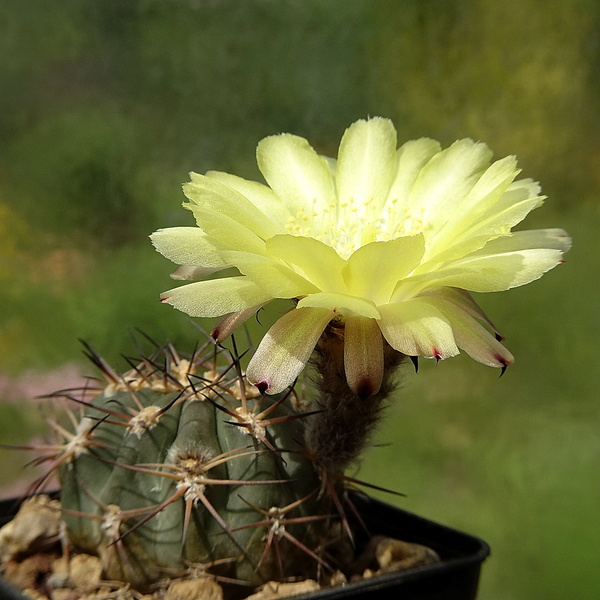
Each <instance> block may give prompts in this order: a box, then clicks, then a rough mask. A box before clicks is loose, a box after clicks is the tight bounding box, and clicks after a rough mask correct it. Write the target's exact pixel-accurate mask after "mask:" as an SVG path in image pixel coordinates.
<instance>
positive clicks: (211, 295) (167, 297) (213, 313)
mask: <svg viewBox="0 0 600 600" xmlns="http://www.w3.org/2000/svg"><path fill="white" fill-rule="evenodd" d="M160 297H161V300H162V301H163V302H166V303H167V304H170V305H171V306H173V307H175V308H177V309H178V310H181V311H182V312H184V313H187V314H188V315H190V317H220V316H222V315H226V314H227V313H231V312H237V311H240V310H245V309H247V308H250V307H252V306H257V305H259V304H265V303H266V302H268V301H269V300H272V299H273V298H272V296H270V295H269V294H267V293H265V291H264V290H263V289H262V288H260V287H258V286H257V285H256V284H255V283H253V282H252V281H250V279H248V278H247V277H228V278H225V279H211V280H210V281H198V282H197V283H190V284H188V285H183V286H181V287H178V288H175V289H172V290H169V291H168V292H164V293H163V294H161V295H160Z"/></svg>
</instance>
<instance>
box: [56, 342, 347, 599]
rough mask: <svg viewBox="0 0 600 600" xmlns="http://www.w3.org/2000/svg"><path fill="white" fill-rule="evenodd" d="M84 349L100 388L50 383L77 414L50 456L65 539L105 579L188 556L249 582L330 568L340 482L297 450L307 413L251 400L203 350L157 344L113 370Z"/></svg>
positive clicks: (233, 371)
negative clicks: (183, 353) (94, 561)
mask: <svg viewBox="0 0 600 600" xmlns="http://www.w3.org/2000/svg"><path fill="white" fill-rule="evenodd" d="M88 351H89V352H88V353H89V355H90V357H91V358H92V360H93V361H94V362H95V363H96V364H97V365H98V366H99V367H100V368H101V370H102V372H103V374H104V376H105V378H106V379H107V381H108V385H106V387H104V388H103V389H102V387H98V386H96V385H87V386H85V387H84V388H82V390H80V393H79V394H75V393H74V392H73V391H63V392H57V394H56V395H63V396H66V397H68V398H69V399H70V400H73V401H75V402H77V403H78V404H79V405H80V407H81V414H82V416H81V418H80V419H79V420H78V424H77V426H76V432H75V434H70V435H69V436H65V439H66V440H67V443H65V444H64V446H63V447H62V448H63V451H62V455H61V456H60V459H57V460H56V463H55V464H56V465H59V466H58V470H59V477H60V480H61V485H62V491H61V501H62V506H63V512H64V521H65V523H66V528H67V533H68V537H69V539H70V541H71V543H72V544H73V545H74V547H75V548H76V549H77V550H79V551H82V552H86V553H90V554H95V555H98V556H100V558H101V560H102V563H103V566H104V570H105V577H107V578H109V579H118V580H122V581H127V582H129V583H131V585H133V586H134V587H136V588H138V589H140V590H144V589H149V588H150V587H151V586H152V584H155V583H156V582H157V581H159V580H161V579H164V578H165V577H167V576H169V577H181V576H185V572H186V569H189V568H190V567H191V566H192V565H197V564H199V563H201V564H203V565H208V566H209V568H210V571H211V572H212V573H214V574H217V575H220V576H221V577H227V578H234V579H237V580H240V581H243V582H246V583H247V584H248V585H251V586H256V585H259V584H261V583H264V582H265V581H268V580H273V579H275V580H283V579H287V578H292V577H313V578H317V577H319V574H323V573H331V572H332V569H333V566H334V565H335V560H334V559H332V556H333V554H334V553H335V554H336V556H338V557H339V555H340V552H341V553H342V554H343V553H344V552H343V551H340V548H339V541H338V542H336V543H337V545H338V547H337V550H332V544H333V538H334V537H337V538H340V537H343V536H340V535H339V533H340V531H341V527H340V525H339V524H340V521H342V522H343V518H342V519H340V514H339V510H338V511H336V508H335V505H337V506H338V507H339V506H340V500H339V499H338V498H337V495H338V492H340V496H341V490H340V486H339V485H337V484H334V483H332V479H331V477H329V478H328V481H327V485H324V483H323V481H322V473H320V472H319V469H318V467H316V466H315V461H314V457H313V456H311V453H310V451H309V450H307V449H306V448H305V447H304V446H303V442H302V440H303V439H304V436H305V425H306V421H307V420H310V419H311V418H312V417H313V416H314V414H313V413H311V412H306V411H302V410H301V409H299V410H295V409H294V408H293V405H294V404H295V401H294V400H295V396H294V395H293V392H291V391H290V390H288V391H287V392H285V393H283V394H281V395H279V396H262V395H261V394H260V393H259V392H258V390H257V389H256V388H254V387H253V386H251V385H250V384H248V383H247V381H246V380H245V379H244V377H243V374H242V372H241V368H240V365H239V360H238V359H237V358H236V357H233V358H232V357H231V355H229V354H227V353H225V352H223V351H222V349H221V350H217V349H216V347H215V346H214V345H213V346H212V348H211V347H210V346H209V345H208V344H207V346H206V347H205V348H203V349H202V350H200V351H197V352H195V353H194V355H193V356H192V357H190V358H188V359H186V358H181V357H180V356H179V354H178V353H177V352H176V351H175V350H174V348H172V347H171V346H167V347H165V348H161V349H160V350H158V351H157V352H156V353H155V354H154V355H153V356H151V357H149V358H145V359H143V360H142V362H141V363H140V364H139V365H137V364H136V365H135V366H134V368H133V369H132V370H131V371H129V372H128V373H126V374H125V375H122V376H121V375H117V374H116V373H115V372H114V371H113V370H112V369H111V368H110V367H109V366H108V365H107V364H106V363H105V362H104V361H103V360H102V359H101V358H100V357H99V356H98V355H97V354H96V353H95V352H93V351H92V350H91V349H90V348H89V347H88ZM217 354H220V356H221V357H226V358H228V364H226V365H225V366H224V367H217ZM92 388H94V389H92ZM296 400H297V398H296ZM296 405H298V403H297V402H296ZM330 475H331V474H330ZM324 490H325V491H324ZM332 494H333V495H334V496H336V497H335V498H333V497H332ZM348 544H349V541H348V539H347V538H346V540H345V542H343V543H342V546H344V545H346V546H347V545H348ZM336 568H337V565H336Z"/></svg>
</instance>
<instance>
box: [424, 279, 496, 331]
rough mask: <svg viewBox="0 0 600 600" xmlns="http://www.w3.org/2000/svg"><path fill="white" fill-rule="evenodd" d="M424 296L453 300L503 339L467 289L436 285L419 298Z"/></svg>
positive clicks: (457, 305)
mask: <svg viewBox="0 0 600 600" xmlns="http://www.w3.org/2000/svg"><path fill="white" fill-rule="evenodd" d="M423 297H435V298H437V297H439V298H443V299H444V300H447V301H448V302H452V304H454V305H456V307H457V308H459V309H460V310H462V311H463V312H465V313H467V314H468V315H471V316H472V317H475V318H476V319H479V320H481V321H483V322H484V323H485V324H486V325H487V326H488V327H489V328H490V329H491V330H492V331H493V332H494V333H495V334H496V338H497V339H499V340H501V339H502V337H503V336H502V335H501V334H500V332H499V331H498V329H496V327H495V325H494V324H493V323H492V322H491V321H490V319H489V318H488V316H487V315H486V314H485V313H484V312H483V310H482V309H481V307H480V306H479V305H478V304H477V302H475V300H473V297H472V296H471V294H469V292H467V291H466V290H461V289H460V288H455V287H435V288H430V289H428V290H424V291H423V292H422V293H421V294H419V298H423Z"/></svg>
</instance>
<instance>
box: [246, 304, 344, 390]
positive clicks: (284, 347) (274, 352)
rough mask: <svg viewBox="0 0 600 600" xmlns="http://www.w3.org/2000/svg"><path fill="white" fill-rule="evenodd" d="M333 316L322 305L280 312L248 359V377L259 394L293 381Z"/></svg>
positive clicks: (277, 388)
mask: <svg viewBox="0 0 600 600" xmlns="http://www.w3.org/2000/svg"><path fill="white" fill-rule="evenodd" d="M333 317H334V313H333V312H332V311H331V310H328V309H325V308H296V309H293V310H291V311H290V312H288V313H286V314H285V315H283V317H281V318H280V319H279V320H278V321H277V322H276V323H275V324H274V325H273V326H272V327H271V329H269V331H268V332H267V334H266V335H265V337H264V338H263V339H262V341H261V342H260V345H259V346H258V349H257V350H256V353H255V354H254V356H253V357H252V359H251V360H250V363H249V364H248V369H247V371H246V375H247V377H248V380H249V381H250V382H251V383H253V384H254V385H255V386H256V387H257V388H258V389H259V390H260V391H261V392H263V393H264V392H266V393H267V394H278V393H279V392H282V391H283V390H284V389H285V388H286V387H288V386H289V385H291V384H292V383H294V381H295V380H296V378H297V377H298V375H299V374H300V372H301V371H302V369H303V368H304V366H305V365H306V362H307V361H308V359H309V357H310V355H311V353H312V351H313V349H314V347H315V345H316V343H317V341H318V339H319V337H321V334H322V333H323V330H324V329H325V327H326V326H327V323H329V321H331V319H332V318H333Z"/></svg>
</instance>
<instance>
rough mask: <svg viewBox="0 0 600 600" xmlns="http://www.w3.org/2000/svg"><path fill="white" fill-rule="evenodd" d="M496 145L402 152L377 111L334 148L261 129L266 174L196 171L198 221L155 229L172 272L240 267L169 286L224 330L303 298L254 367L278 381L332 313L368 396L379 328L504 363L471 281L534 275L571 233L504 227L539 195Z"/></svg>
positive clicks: (480, 285) (423, 142)
mask: <svg viewBox="0 0 600 600" xmlns="http://www.w3.org/2000/svg"><path fill="white" fill-rule="evenodd" d="M491 156H492V155H491V152H490V150H489V149H488V148H487V146H486V145H485V144H482V143H475V142H473V141H472V140H469V139H463V140H459V141H457V142H455V143H454V144H452V145H451V146H450V147H449V148H447V149H445V150H442V149H441V147H440V145H439V143H438V142H436V141H434V140H431V139H426V138H422V139H419V140H414V141H410V142H407V143H405V144H404V145H402V146H400V148H398V149H396V131H395V129H394V126H393V125H392V123H391V122H390V121H389V120H387V119H382V118H373V119H369V120H367V121H364V120H361V121H357V122H356V123H354V124H353V125H351V126H350V127H349V128H348V129H347V130H346V132H345V134H344V136H343V138H342V141H341V144H340V149H339V153H338V158H337V161H336V160H334V159H331V158H325V157H322V156H319V155H318V154H317V153H316V152H315V151H314V150H313V148H312V147H311V146H310V145H309V144H308V142H307V141H306V140H305V139H303V138H301V137H297V136H295V135H291V134H282V135H276V136H271V137H267V138H265V139H264V140H262V141H261V142H260V143H259V145H258V149H257V159H258V166H259V168H260V170H261V172H262V174H263V176H264V178H265V180H266V182H267V184H268V186H265V185H263V184H260V183H255V182H252V181H246V180H245V179H241V178H239V177H236V176H234V175H229V174H227V173H221V172H214V171H213V172H209V173H207V174H206V175H197V174H195V173H192V174H191V182H190V183H187V184H186V185H185V186H184V192H185V195H186V196H187V198H188V200H189V202H188V203H187V204H185V206H186V208H188V209H189V210H191V211H192V212H193V213H194V216H195V218H196V221H197V224H198V227H197V228H196V227H175V228H171V229H161V230H159V231H157V232H156V233H154V234H153V235H152V242H153V243H154V245H155V247H156V248H157V249H158V251H159V252H161V253H162V254H163V255H164V256H166V257H167V258H169V259H171V260H172V261H174V262H175V263H177V264H179V265H182V266H181V267H180V268H179V269H178V270H177V271H175V273H174V275H173V276H174V277H175V278H176V279H199V278H202V277H204V276H206V275H207V274H210V273H214V272H217V271H219V270H222V269H224V268H226V267H231V266H233V267H236V268H237V269H238V271H239V274H236V275H234V276H227V277H222V278H220V279H212V280H209V281H200V282H196V283H191V284H188V285H184V286H182V287H178V288H176V289H173V290H170V291H168V292H165V293H164V294H163V295H162V298H163V300H164V301H165V302H168V303H169V304H172V305H173V306H174V307H176V308H178V309H180V310H182V311H184V312H186V313H188V314H189V315H191V316H194V317H218V316H224V315H225V318H224V320H223V321H222V322H221V324H220V326H218V327H217V330H216V334H215V335H216V336H217V337H220V338H222V337H225V336H226V335H228V334H229V333H230V332H231V331H232V330H233V329H234V328H235V327H237V326H238V325H239V324H240V323H241V322H243V321H244V320H245V319H246V318H248V317H249V316H251V315H252V314H254V313H255V312H256V311H257V310H258V309H259V308H260V307H262V306H264V305H265V304H266V303H268V302H269V301H270V300H272V299H274V298H290V299H295V300H296V301H297V304H296V307H295V308H293V309H292V310H291V311H290V312H288V313H286V314H285V315H284V316H283V317H281V318H280V319H279V320H278V321H277V322H276V323H275V325H273V327H272V328H271V329H270V330H269V331H268V333H267V334H266V335H265V337H264V338H263V340H262V342H261V343H260V345H259V347H258V349H257V351H256V353H255V355H254V356H253V357H252V359H251V361H250V364H249V366H248V377H249V379H250V380H251V381H252V382H254V383H256V384H257V385H259V387H260V388H261V389H263V390H265V391H267V392H269V393H276V392H279V391H281V390H283V389H284V388H285V387H286V386H288V385H290V384H291V383H292V382H293V381H294V380H295V378H296V377H297V376H298V374H299V373H300V372H301V371H302V369H303V368H304V366H305V364H306V362H307V360H308V358H309V356H310V354H311V352H312V350H313V349H314V347H315V345H316V343H317V341H318V339H319V337H320V336H321V334H322V332H323V331H324V329H325V327H326V326H327V325H328V323H329V322H330V321H332V319H336V320H342V321H343V323H344V325H345V327H344V332H345V333H344V344H345V347H344V364H345V371H346V377H347V379H348V383H349V385H350V387H351V388H352V389H353V390H354V391H356V392H357V393H360V388H361V385H363V383H364V381H365V380H367V381H369V386H370V387H369V393H374V392H373V390H375V391H376V390H377V389H378V388H379V384H380V382H381V372H382V361H383V358H382V357H383V343H384V340H385V341H386V342H387V343H388V344H390V345H391V346H392V347H393V348H395V349H396V350H398V351H400V352H402V353H404V354H406V355H409V356H424V357H429V358H435V359H438V360H439V359H443V358H447V357H449V356H454V355H456V354H458V352H459V350H458V349H459V348H462V349H463V350H464V351H465V352H467V353H468V354H469V355H470V356H472V357H473V358H474V359H476V360H478V361H479V362H481V363H483V364H486V365H490V366H494V367H502V368H503V367H506V365H508V364H510V363H511V362H512V361H513V357H512V355H511V354H510V352H508V350H507V349H506V348H505V347H504V346H503V345H502V344H501V343H500V342H499V341H498V339H497V338H499V336H496V337H494V335H492V333H490V331H488V329H490V330H491V331H493V332H495V330H494V328H493V326H492V325H491V323H490V321H489V320H488V319H487V317H486V316H485V315H484V313H483V312H482V311H481V309H480V308H479V307H478V306H477V304H475V302H474V301H473V299H472V298H471V297H470V295H469V294H468V291H474V292H496V291H500V290H507V289H509V288H512V287H516V286H520V285H523V284H526V283H529V282H530V281H533V280H534V279H537V278H539V277H541V276H542V275H543V274H544V273H545V272H546V271H548V270H549V269H552V268H553V267H554V266H556V265H557V264H558V263H560V262H561V258H562V254H563V252H565V251H566V250H568V249H569V247H570V238H569V236H568V235H567V234H566V232H564V231H563V230H561V229H543V230H534V231H519V232H511V229H512V227H513V226H515V225H516V224H517V223H519V222H520V221H521V220H522V219H523V218H525V216H526V215H527V214H528V213H529V212H530V211H531V210H533V209H534V208H536V207H538V206H539V205H540V204H541V203H542V202H543V198H542V197H541V196H540V188H539V186H538V184H537V183H535V182H534V181H532V180H530V179H522V180H517V181H515V178H516V176H517V174H518V172H519V171H518V169H517V164H516V160H515V158H514V157H512V156H509V157H506V158H503V159H501V160H498V161H496V162H491ZM484 325H485V326H484ZM496 333H497V332H496Z"/></svg>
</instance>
